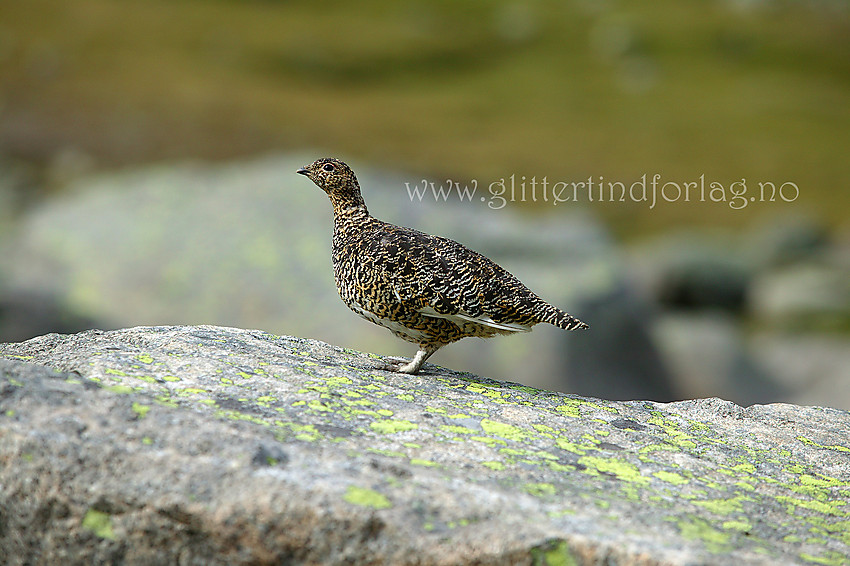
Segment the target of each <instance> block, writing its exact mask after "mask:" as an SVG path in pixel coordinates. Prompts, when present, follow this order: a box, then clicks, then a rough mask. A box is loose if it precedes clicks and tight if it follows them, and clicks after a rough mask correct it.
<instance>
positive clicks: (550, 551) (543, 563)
mask: <svg viewBox="0 0 850 566" xmlns="http://www.w3.org/2000/svg"><path fill="white" fill-rule="evenodd" d="M531 564H532V566H578V564H579V562H578V560H576V558H575V557H574V556H573V554H572V553H571V552H570V547H569V545H568V544H567V543H566V541H563V540H559V541H552V542H550V543H548V544H547V545H545V546H540V547H535V548H532V549H531Z"/></svg>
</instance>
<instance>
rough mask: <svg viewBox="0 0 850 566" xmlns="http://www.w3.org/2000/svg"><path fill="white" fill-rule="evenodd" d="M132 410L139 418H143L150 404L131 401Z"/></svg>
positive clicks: (149, 408)
mask: <svg viewBox="0 0 850 566" xmlns="http://www.w3.org/2000/svg"><path fill="white" fill-rule="evenodd" d="M132 408H133V412H134V413H136V415H137V417H138V418H139V419H143V418H145V415H147V414H148V411H150V410H151V407H150V405H143V404H141V403H135V402H134V403H133V407H132Z"/></svg>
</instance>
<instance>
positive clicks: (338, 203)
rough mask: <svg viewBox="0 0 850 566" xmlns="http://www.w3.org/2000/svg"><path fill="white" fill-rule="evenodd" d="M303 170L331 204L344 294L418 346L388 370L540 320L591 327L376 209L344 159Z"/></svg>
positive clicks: (455, 246)
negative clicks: (471, 339) (379, 215)
mask: <svg viewBox="0 0 850 566" xmlns="http://www.w3.org/2000/svg"><path fill="white" fill-rule="evenodd" d="M297 173H299V174H301V175H305V176H306V177H307V178H309V179H310V180H311V181H313V183H315V184H316V185H317V186H318V187H319V188H320V189H322V190H323V191H324V192H325V193H326V194H327V195H328V197H329V198H330V201H331V205H332V206H333V215H334V220H333V238H332V246H331V257H332V263H333V272H334V281H335V282H336V287H337V291H338V292H339V296H340V298H341V299H342V301H343V302H344V303H345V304H346V306H348V308H350V309H351V310H352V311H354V312H355V313H357V314H358V315H360V316H361V317H363V318H365V319H366V320H368V321H370V322H373V323H375V324H377V325H379V326H383V327H385V328H388V329H389V330H390V332H392V333H393V334H394V335H396V336H397V337H399V338H401V339H402V340H405V341H407V342H412V343H414V344H416V345H417V346H418V350H417V352H416V354H415V355H414V356H413V358H412V359H411V360H410V361H409V362H408V363H403V362H399V363H389V364H386V365H385V367H383V368H382V369H389V370H393V371H397V372H401V373H406V374H416V373H417V372H418V371H419V370H420V369H421V368H422V365H423V364H424V363H425V361H426V360H427V359H428V358H430V357H431V356H432V355H433V354H434V352H436V351H437V350H439V349H440V348H442V347H443V346H446V345H448V344H451V343H453V342H456V341H458V340H460V339H462V338H466V337H470V336H477V337H480V338H490V337H492V336H496V335H500V334H514V333H517V332H527V331H530V330H531V327H532V326H534V325H535V324H538V323H549V324H553V325H555V326H557V327H559V328H563V329H564V330H576V329H584V328H588V325H587V324H585V323H584V322H582V321H581V320H579V319H577V318H576V317H574V316H572V315H570V314H568V313H566V312H564V311H563V310H561V309H559V308H557V307H555V306H553V305H550V304H549V303H547V302H546V301H544V300H543V299H541V298H540V297H538V296H537V295H536V294H534V293H533V292H532V291H531V290H530V289H529V288H528V287H526V286H525V285H524V284H523V283H522V282H520V280H519V279H517V278H516V277H514V276H513V275H511V274H510V273H509V272H508V271H507V270H505V269H504V268H502V267H501V266H499V265H498V264H496V263H495V262H494V261H492V260H491V259H489V258H487V257H485V256H484V255H482V254H480V253H478V252H475V251H473V250H471V249H469V248H467V247H466V246H464V245H463V244H460V243H458V242H455V241H454V240H450V239H448V238H443V237H440V236H432V235H429V234H425V233H423V232H420V231H418V230H414V229H412V228H404V227H401V226H395V225H393V224H390V223H388V222H384V221H382V220H378V219H377V218H375V217H373V216H372V215H370V214H369V211H368V209H367V208H366V202H365V201H364V200H363V195H362V194H361V191H360V183H359V182H358V181H357V176H356V175H355V174H354V171H353V170H352V169H351V168H350V167H349V166H348V165H346V164H345V163H344V162H343V161H340V160H339V159H336V158H332V157H323V158H320V159H317V160H316V161H314V162H313V163H311V164H310V165H306V166H304V167H302V168H300V169H298V170H297Z"/></svg>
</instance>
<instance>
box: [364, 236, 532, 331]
mask: <svg viewBox="0 0 850 566" xmlns="http://www.w3.org/2000/svg"><path fill="white" fill-rule="evenodd" d="M381 232H383V233H382V234H380V235H379V236H378V237H379V238H380V242H381V244H380V245H381V247H382V248H383V252H384V255H385V257H387V258H389V259H388V261H386V262H384V263H383V265H382V269H383V271H384V273H383V276H384V278H385V281H387V282H388V283H389V284H390V285H391V286H392V288H393V291H394V295H395V297H396V298H397V299H398V300H399V302H401V303H403V304H405V305H406V306H409V307H410V308H414V309H415V310H417V311H418V312H419V313H420V314H422V315H424V316H429V317H434V318H444V319H447V320H450V321H452V322H454V323H455V324H458V325H462V324H464V323H468V322H474V323H477V324H481V325H484V326H489V327H492V328H495V329H498V330H501V331H505V332H525V331H528V330H531V326H532V325H533V324H534V323H535V322H536V321H534V320H533V315H532V311H531V309H532V304H531V303H532V302H533V301H539V300H540V299H539V298H538V297H537V296H536V295H534V293H532V292H531V291H529V290H528V288H526V287H525V285H523V284H522V283H521V282H520V281H519V280H517V279H516V278H515V277H514V276H513V275H511V274H510V273H508V272H507V271H506V270H504V269H503V268H502V267H500V266H499V265H497V264H496V263H494V262H493V261H491V260H490V259H488V258H486V257H484V256H483V255H481V254H479V253H477V252H475V251H473V250H470V249H469V248H467V247H465V246H463V245H462V244H459V243H458V242H455V241H453V240H449V239H447V238H441V237H439V236H431V235H428V234H424V233H422V232H418V231H416V230H411V229H409V228H400V227H397V226H392V225H389V224H387V225H385V226H384V228H383V230H382V231H381Z"/></svg>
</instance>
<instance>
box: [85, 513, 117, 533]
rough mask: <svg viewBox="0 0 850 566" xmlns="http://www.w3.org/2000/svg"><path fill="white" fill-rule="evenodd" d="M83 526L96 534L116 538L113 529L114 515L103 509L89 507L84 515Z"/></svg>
mask: <svg viewBox="0 0 850 566" xmlns="http://www.w3.org/2000/svg"><path fill="white" fill-rule="evenodd" d="M83 528H84V529H86V530H88V531H91V532H93V533H94V534H95V535H96V536H98V537H100V538H103V539H107V540H115V532H114V530H113V529H112V516H111V515H109V513H104V512H103V511H97V510H95V509H89V510H88V511H86V515H85V517H83Z"/></svg>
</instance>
